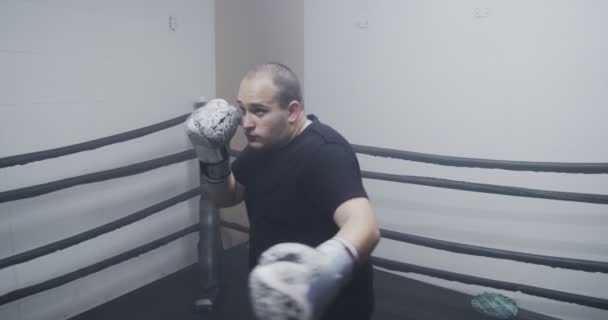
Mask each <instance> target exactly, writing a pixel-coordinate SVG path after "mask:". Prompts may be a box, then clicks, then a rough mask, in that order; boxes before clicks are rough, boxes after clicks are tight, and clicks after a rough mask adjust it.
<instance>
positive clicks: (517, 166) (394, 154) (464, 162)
mask: <svg viewBox="0 0 608 320" xmlns="http://www.w3.org/2000/svg"><path fill="white" fill-rule="evenodd" d="M352 147H353V149H354V150H355V152H356V153H362V154H367V155H371V156H376V157H384V158H395V159H401V160H409V161H416V162H424V163H431V164H437V165H442V166H451V167H468V168H484V169H504V170H511V171H536V172H560V173H584V174H598V173H608V163H562V162H532V161H510V160H490V159H475V158H463V157H451V156H441V155H435V154H425V153H419V152H412V151H403V150H395V149H385V148H378V147H370V146H363V145H356V144H353V145H352Z"/></svg>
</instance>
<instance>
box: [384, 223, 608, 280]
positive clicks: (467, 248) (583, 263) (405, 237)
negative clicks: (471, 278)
mask: <svg viewBox="0 0 608 320" xmlns="http://www.w3.org/2000/svg"><path fill="white" fill-rule="evenodd" d="M380 233H381V234H382V237H383V238H386V239H391V240H396V241H401V242H407V243H411V244H415V245H420V246H424V247H429V248H434V249H438V250H445V251H450V252H456V253H463V254H468V255H475V256H483V257H490V258H498V259H508V260H514V261H519V262H527V263H533V264H538V265H545V266H549V267H553V268H564V269H569V270H580V271H586V272H602V273H608V262H601V261H591V260H580V259H570V258H558V257H551V256H543V255H536V254H529V253H523V252H516V251H508V250H499V249H492V248H486V247H480V246H473V245H467V244H462V243H456V242H450V241H445V240H437V239H430V238H425V237H421V236H416V235H411V234H405V233H401V232H396V231H390V230H385V229H380Z"/></svg>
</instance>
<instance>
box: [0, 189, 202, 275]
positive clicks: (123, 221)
mask: <svg viewBox="0 0 608 320" xmlns="http://www.w3.org/2000/svg"><path fill="white" fill-rule="evenodd" d="M200 194H201V188H200V187H199V188H194V189H191V190H189V191H186V192H184V193H182V194H179V195H177V196H175V197H173V198H170V199H167V200H165V201H162V202H159V203H156V204H154V205H152V206H150V207H147V208H145V209H143V210H140V211H137V212H135V213H132V214H130V215H128V216H125V217H123V218H120V219H118V220H115V221H112V222H110V223H106V224H104V225H102V226H99V227H96V228H94V229H91V230H88V231H85V232H82V233H79V234H77V235H74V236H71V237H68V238H65V239H62V240H59V241H56V242H53V243H50V244H47V245H44V246H41V247H38V248H34V249H32V250H28V251H25V252H22V253H19V254H16V255H13V256H10V257H7V258H4V259H1V260H0V270H2V269H4V268H6V267H10V266H12V265H15V264H19V263H24V262H27V261H30V260H33V259H36V258H38V257H41V256H44V255H47V254H51V253H53V252H55V251H58V250H62V249H65V248H68V247H71V246H74V245H77V244H79V243H81V242H84V241H87V240H90V239H92V238H95V237H97V236H100V235H102V234H104V233H108V232H110V231H114V230H116V229H118V228H122V227H124V226H126V225H128V224H131V223H134V222H136V221H139V220H142V219H144V218H146V217H148V216H151V215H152V214H155V213H157V212H160V211H162V210H164V209H167V208H169V207H171V206H173V205H176V204H178V203H180V202H183V201H186V200H188V199H191V198H194V197H196V196H199V195H200Z"/></svg>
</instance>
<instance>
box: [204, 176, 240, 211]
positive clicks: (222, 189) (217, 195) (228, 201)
mask: <svg viewBox="0 0 608 320" xmlns="http://www.w3.org/2000/svg"><path fill="white" fill-rule="evenodd" d="M208 188H209V197H210V198H211V201H212V202H213V203H214V204H215V205H216V206H217V207H220V208H225V207H231V206H234V205H236V204H238V203H239V202H241V195H240V193H241V191H240V190H239V186H238V183H237V182H236V180H235V179H234V175H233V174H232V173H230V175H228V177H226V179H224V180H223V181H221V182H209V183H208Z"/></svg>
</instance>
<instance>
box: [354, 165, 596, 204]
mask: <svg viewBox="0 0 608 320" xmlns="http://www.w3.org/2000/svg"><path fill="white" fill-rule="evenodd" d="M361 175H362V176H363V177H364V178H368V179H374V180H382V181H391V182H401V183H408V184H417V185H423V186H429V187H438V188H446V189H456V190H464V191H475V192H481V193H492V194H500V195H507V196H515V197H527V198H538V199H550V200H562V201H573V202H585V203H597V204H608V195H605V194H594V193H575V192H562V191H549V190H539V189H529V188H520V187H509V186H500V185H493V184H485V183H473V182H466V181H455V180H447V179H439V178H431V177H417V176H404V175H396V174H387V173H378V172H371V171H361Z"/></svg>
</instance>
